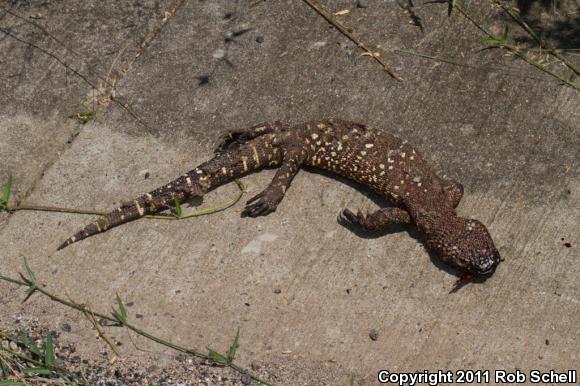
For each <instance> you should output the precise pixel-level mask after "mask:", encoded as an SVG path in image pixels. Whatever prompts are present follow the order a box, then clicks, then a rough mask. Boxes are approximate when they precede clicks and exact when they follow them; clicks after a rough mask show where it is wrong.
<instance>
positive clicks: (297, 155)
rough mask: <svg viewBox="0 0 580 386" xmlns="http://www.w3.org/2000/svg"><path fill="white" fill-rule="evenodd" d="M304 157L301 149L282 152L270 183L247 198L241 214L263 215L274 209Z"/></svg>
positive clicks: (304, 154) (249, 215) (250, 215)
mask: <svg viewBox="0 0 580 386" xmlns="http://www.w3.org/2000/svg"><path fill="white" fill-rule="evenodd" d="M305 159H306V152H305V151H304V150H302V149H291V150H289V151H287V152H286V153H285V154H284V159H283V161H282V166H280V168H279V169H278V170H277V171H276V174H275V175H274V178H273V179H272V182H271V183H270V185H268V187H267V188H266V189H264V190H263V191H262V192H261V193H258V194H257V195H256V196H254V197H252V198H251V199H249V200H248V202H247V203H246V208H245V209H244V211H243V212H242V216H244V217H245V216H248V217H258V216H265V215H267V214H268V213H271V212H273V211H275V210H276V208H277V207H278V204H279V203H280V201H282V199H283V198H284V194H286V190H287V189H288V187H290V183H291V182H292V179H293V178H294V176H295V175H296V174H297V173H298V170H299V169H300V166H302V164H303V163H304V160H305Z"/></svg>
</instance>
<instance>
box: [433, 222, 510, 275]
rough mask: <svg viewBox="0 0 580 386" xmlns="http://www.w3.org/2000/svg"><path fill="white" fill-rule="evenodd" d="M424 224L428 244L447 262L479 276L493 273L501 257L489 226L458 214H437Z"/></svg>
mask: <svg viewBox="0 0 580 386" xmlns="http://www.w3.org/2000/svg"><path fill="white" fill-rule="evenodd" d="M431 220H432V221H428V222H427V223H426V224H425V225H426V227H425V226H423V229H424V231H425V234H426V236H427V245H428V246H429V247H430V248H431V249H433V250H434V251H435V252H436V253H437V255H439V257H440V258H441V259H442V260H443V261H445V262H446V263H448V264H450V265H453V266H454V267H456V268H459V269H460V270H462V271H464V272H468V273H470V274H472V275H476V276H484V275H490V274H492V273H493V272H494V271H495V269H496V268H497V266H498V264H499V263H500V261H501V257H500V255H499V252H498V251H497V249H496V248H495V245H494V244H493V240H492V239H491V236H490V234H489V232H488V231H487V228H486V227H485V226H484V225H483V224H482V223H481V222H479V221H477V220H472V219H466V218H462V217H458V216H449V217H448V216H445V217H444V218H442V217H440V216H434V218H432V219H431Z"/></svg>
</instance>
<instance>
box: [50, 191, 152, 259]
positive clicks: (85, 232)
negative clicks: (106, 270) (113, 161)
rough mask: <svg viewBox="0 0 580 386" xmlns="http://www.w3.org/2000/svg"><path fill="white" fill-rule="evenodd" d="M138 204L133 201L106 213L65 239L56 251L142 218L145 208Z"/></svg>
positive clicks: (136, 201)
mask: <svg viewBox="0 0 580 386" xmlns="http://www.w3.org/2000/svg"><path fill="white" fill-rule="evenodd" d="M138 202H139V200H135V202H134V203H132V204H129V205H123V206H121V207H119V208H117V209H115V210H114V211H112V212H109V213H107V214H106V215H104V216H103V217H100V218H99V219H97V220H96V221H93V222H92V223H90V224H89V225H87V226H86V227H84V229H82V230H80V231H78V232H77V233H75V234H74V235H73V236H71V237H69V238H68V239H66V240H65V241H64V242H63V243H62V244H61V245H60V246H59V247H58V248H57V249H56V250H57V251H59V250H61V249H63V248H65V247H68V246H69V245H71V244H72V243H75V242H77V241H81V240H83V239H86V238H87V237H90V236H92V235H96V234H97V233H101V232H104V231H106V230H108V229H111V228H112V227H114V226H117V225H121V224H123V223H126V222H128V221H132V220H136V219H138V218H140V217H142V216H144V215H145V212H144V211H145V208H144V207H142V206H141V204H139V203H138ZM141 213H142V214H141Z"/></svg>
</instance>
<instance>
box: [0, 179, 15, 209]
mask: <svg viewBox="0 0 580 386" xmlns="http://www.w3.org/2000/svg"><path fill="white" fill-rule="evenodd" d="M11 191H12V176H8V179H7V180H6V182H5V183H4V188H3V189H2V198H0V207H1V208H2V209H7V208H8V200H9V199H10V192H11Z"/></svg>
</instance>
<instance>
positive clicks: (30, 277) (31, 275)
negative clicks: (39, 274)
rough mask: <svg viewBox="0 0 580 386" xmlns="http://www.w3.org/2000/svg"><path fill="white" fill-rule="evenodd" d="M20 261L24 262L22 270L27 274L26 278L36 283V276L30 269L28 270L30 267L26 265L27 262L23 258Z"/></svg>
mask: <svg viewBox="0 0 580 386" xmlns="http://www.w3.org/2000/svg"><path fill="white" fill-rule="evenodd" d="M22 260H23V261H24V268H25V269H26V273H27V274H28V278H29V279H30V281H31V282H32V283H36V276H35V275H34V272H33V271H32V269H31V268H30V265H28V260H26V257H25V256H22Z"/></svg>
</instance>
